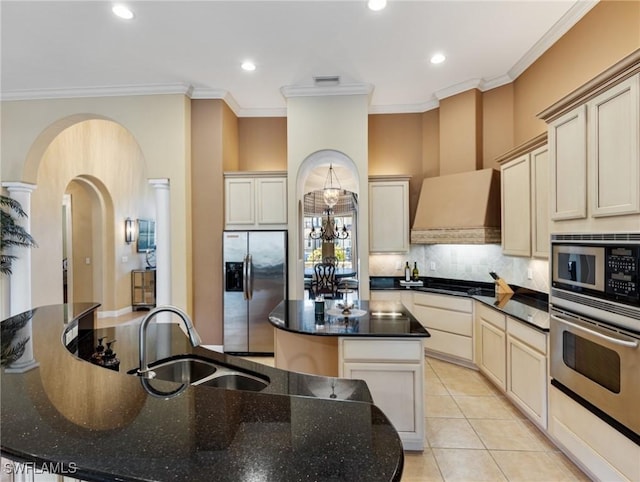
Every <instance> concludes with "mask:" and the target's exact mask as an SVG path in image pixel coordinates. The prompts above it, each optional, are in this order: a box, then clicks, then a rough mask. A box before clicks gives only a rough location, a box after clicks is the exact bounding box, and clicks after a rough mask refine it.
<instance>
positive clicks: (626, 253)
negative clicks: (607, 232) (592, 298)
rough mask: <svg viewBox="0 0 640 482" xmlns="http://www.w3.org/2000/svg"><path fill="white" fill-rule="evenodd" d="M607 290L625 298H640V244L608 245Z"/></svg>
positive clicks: (606, 257) (606, 264)
mask: <svg viewBox="0 0 640 482" xmlns="http://www.w3.org/2000/svg"><path fill="white" fill-rule="evenodd" d="M605 268H606V269H605V272H606V279H605V281H606V282H605V290H606V292H607V293H609V294H611V295H615V296H620V297H622V298H625V299H630V300H639V299H640V286H638V285H639V284H640V246H611V247H607V249H606V255H605Z"/></svg>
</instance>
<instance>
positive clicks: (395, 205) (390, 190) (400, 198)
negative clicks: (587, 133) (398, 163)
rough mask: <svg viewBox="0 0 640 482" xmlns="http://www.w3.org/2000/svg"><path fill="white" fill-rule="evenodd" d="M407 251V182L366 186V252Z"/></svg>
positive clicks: (375, 183) (390, 182)
mask: <svg viewBox="0 0 640 482" xmlns="http://www.w3.org/2000/svg"><path fill="white" fill-rule="evenodd" d="M407 251H409V183H408V182H407V181H377V182H370V183H369V252H371V253H401V252H407Z"/></svg>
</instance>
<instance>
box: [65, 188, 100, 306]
mask: <svg viewBox="0 0 640 482" xmlns="http://www.w3.org/2000/svg"><path fill="white" fill-rule="evenodd" d="M67 193H68V194H70V195H71V198H72V200H73V210H72V212H71V219H72V226H74V227H75V228H76V229H74V230H73V238H72V239H73V241H72V246H73V250H72V252H73V256H72V258H73V262H72V263H71V266H72V268H73V286H70V289H72V290H73V298H72V299H73V301H74V302H81V301H95V300H96V299H95V298H94V297H93V265H88V264H86V263H85V259H86V258H87V257H89V258H93V228H92V216H91V214H92V213H91V206H92V202H91V193H90V192H87V190H86V189H85V187H84V185H83V184H81V183H79V182H77V181H72V182H71V183H70V184H69V187H68V188H67ZM81 227H82V229H80V228H81Z"/></svg>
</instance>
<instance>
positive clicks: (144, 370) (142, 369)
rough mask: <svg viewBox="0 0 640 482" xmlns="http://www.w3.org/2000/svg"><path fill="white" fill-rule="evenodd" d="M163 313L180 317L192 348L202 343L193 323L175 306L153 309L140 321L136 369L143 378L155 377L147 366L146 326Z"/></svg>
mask: <svg viewBox="0 0 640 482" xmlns="http://www.w3.org/2000/svg"><path fill="white" fill-rule="evenodd" d="M163 312H170V313H175V314H176V315H178V316H179V317H180V319H181V320H182V323H183V324H184V327H185V329H186V330H187V335H189V341H190V342H191V345H192V346H198V345H199V344H200V343H202V340H201V339H200V335H198V332H197V331H196V329H195V328H194V326H193V322H192V321H191V319H190V318H189V316H188V315H187V314H186V313H185V312H184V311H182V310H180V309H179V308H176V307H175V306H158V307H157V308H154V309H153V310H151V311H150V312H149V313H148V314H147V316H145V317H144V318H143V319H142V322H141V323H140V335H139V340H138V342H139V345H138V348H139V351H140V365H139V368H138V375H140V376H142V377H145V378H154V377H155V375H156V374H155V373H154V372H153V371H152V370H149V365H148V363H147V353H146V336H147V326H149V323H150V322H151V320H152V319H153V318H154V317H155V316H156V315H157V314H159V313H163Z"/></svg>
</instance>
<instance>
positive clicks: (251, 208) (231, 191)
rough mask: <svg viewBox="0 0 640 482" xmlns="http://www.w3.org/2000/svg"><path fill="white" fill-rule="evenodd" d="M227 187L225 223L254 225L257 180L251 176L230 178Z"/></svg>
mask: <svg viewBox="0 0 640 482" xmlns="http://www.w3.org/2000/svg"><path fill="white" fill-rule="evenodd" d="M224 188H225V223H226V224H227V225H231V224H234V225H247V226H250V225H253V224H255V222H256V215H255V181H254V179H250V178H228V179H225V181H224Z"/></svg>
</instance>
